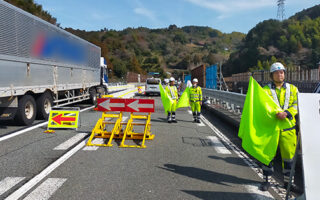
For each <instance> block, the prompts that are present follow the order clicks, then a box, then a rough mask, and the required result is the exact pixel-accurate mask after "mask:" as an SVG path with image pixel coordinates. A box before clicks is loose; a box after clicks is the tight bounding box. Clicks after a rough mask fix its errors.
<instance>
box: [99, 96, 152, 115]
mask: <svg viewBox="0 0 320 200" xmlns="http://www.w3.org/2000/svg"><path fill="white" fill-rule="evenodd" d="M97 102H98V106H97V109H96V110H97V111H102V112H108V111H120V112H121V111H122V112H154V99H117V98H98V100H97Z"/></svg>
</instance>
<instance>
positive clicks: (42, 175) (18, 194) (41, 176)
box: [6, 140, 86, 200]
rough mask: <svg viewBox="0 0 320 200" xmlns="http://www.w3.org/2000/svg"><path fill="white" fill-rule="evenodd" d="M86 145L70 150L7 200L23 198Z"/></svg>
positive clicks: (81, 144)
mask: <svg viewBox="0 0 320 200" xmlns="http://www.w3.org/2000/svg"><path fill="white" fill-rule="evenodd" d="M85 145H86V141H85V140H84V141H82V142H81V143H79V144H78V145H77V146H75V147H74V148H72V149H71V150H69V151H68V152H67V153H65V154H64V155H63V156H61V157H60V158H59V159H58V160H56V161H55V162H53V163H52V164H51V165H49V166H48V167H47V168H45V169H44V170H43V171H42V172H40V173H39V174H38V175H36V176H35V177H33V178H32V179H31V180H29V181H28V182H27V183H26V184H24V185H23V186H22V187H20V188H19V189H18V190H16V191H15V192H13V193H12V194H11V195H9V196H8V197H7V198H6V200H16V199H19V198H20V197H21V196H23V195H24V194H25V193H26V192H28V191H29V190H30V189H31V188H32V187H34V186H35V185H37V184H38V183H39V182H40V181H41V180H42V179H44V178H45V177H46V176H47V175H49V174H50V173H51V172H52V171H53V170H55V169H56V168H57V167H59V166H60V165H61V164H62V163H64V162H65V161H66V160H68V159H69V158H70V157H71V156H72V155H73V154H75V153H76V152H77V151H79V150H80V149H82V148H83V147H84V146H85Z"/></svg>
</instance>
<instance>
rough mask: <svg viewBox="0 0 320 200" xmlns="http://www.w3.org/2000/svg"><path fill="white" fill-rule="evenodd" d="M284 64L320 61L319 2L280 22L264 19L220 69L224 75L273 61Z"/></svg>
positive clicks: (314, 64)
mask: <svg viewBox="0 0 320 200" xmlns="http://www.w3.org/2000/svg"><path fill="white" fill-rule="evenodd" d="M277 60H278V61H282V62H284V63H285V64H286V65H287V67H289V68H294V67H297V66H301V67H302V68H315V67H317V63H318V62H319V61H320V5H318V6H314V7H312V8H309V9H307V10H304V11H302V12H299V13H297V14H295V15H294V16H292V17H290V18H289V19H287V20H284V21H283V22H281V21H278V20H272V19H270V20H266V21H263V22H261V23H259V24H257V25H256V26H255V27H254V28H253V29H251V30H250V31H249V33H248V34H247V36H246V37H245V39H244V41H243V43H242V44H241V45H240V47H239V50H238V51H236V52H234V53H232V54H231V56H230V59H229V60H228V62H227V63H226V64H225V65H224V67H223V69H224V72H225V73H226V74H227V75H230V74H233V73H238V72H246V71H248V70H251V71H252V70H262V69H268V68H269V66H270V64H271V63H272V62H275V61H277Z"/></svg>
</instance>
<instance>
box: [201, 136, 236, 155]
mask: <svg viewBox="0 0 320 200" xmlns="http://www.w3.org/2000/svg"><path fill="white" fill-rule="evenodd" d="M207 138H208V139H209V140H210V141H211V142H212V144H213V147H214V149H215V150H216V151H217V152H218V153H221V154H231V152H230V151H229V150H228V149H227V148H226V147H225V146H224V145H223V144H222V143H221V142H220V140H219V139H218V138H217V137H216V136H207Z"/></svg>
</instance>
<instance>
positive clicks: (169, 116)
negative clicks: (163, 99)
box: [167, 112, 172, 123]
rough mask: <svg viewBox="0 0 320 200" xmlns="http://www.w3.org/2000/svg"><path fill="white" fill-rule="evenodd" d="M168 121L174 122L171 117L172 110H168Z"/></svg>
mask: <svg viewBox="0 0 320 200" xmlns="http://www.w3.org/2000/svg"><path fill="white" fill-rule="evenodd" d="M167 121H168V123H171V122H172V119H171V112H168V117H167Z"/></svg>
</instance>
